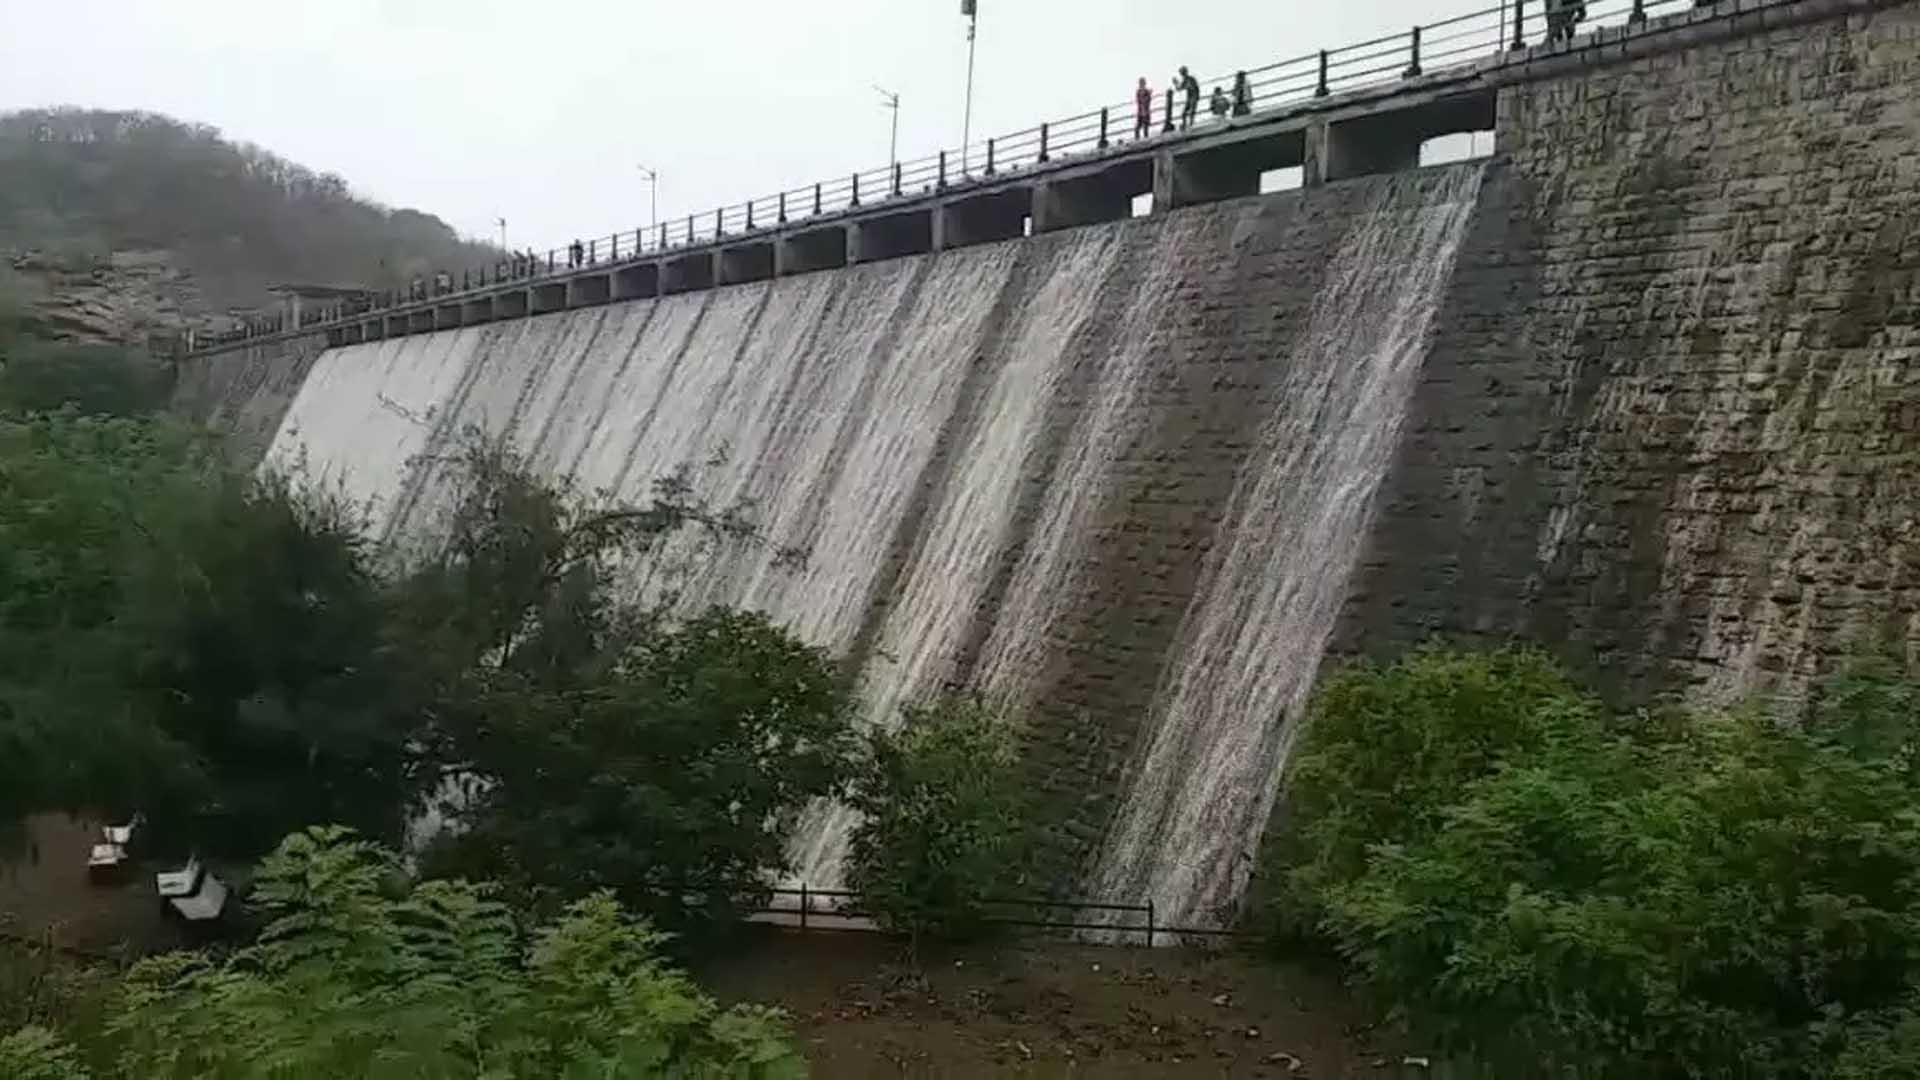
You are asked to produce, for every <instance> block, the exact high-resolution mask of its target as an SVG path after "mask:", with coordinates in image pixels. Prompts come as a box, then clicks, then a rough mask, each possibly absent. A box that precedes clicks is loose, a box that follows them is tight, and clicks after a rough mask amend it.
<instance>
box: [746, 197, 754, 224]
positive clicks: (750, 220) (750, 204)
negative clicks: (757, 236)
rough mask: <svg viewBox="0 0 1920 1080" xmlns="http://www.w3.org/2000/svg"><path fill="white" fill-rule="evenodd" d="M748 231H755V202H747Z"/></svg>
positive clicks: (749, 200)
mask: <svg viewBox="0 0 1920 1080" xmlns="http://www.w3.org/2000/svg"><path fill="white" fill-rule="evenodd" d="M747 231H748V232H752V231H753V200H752V199H748V200H747Z"/></svg>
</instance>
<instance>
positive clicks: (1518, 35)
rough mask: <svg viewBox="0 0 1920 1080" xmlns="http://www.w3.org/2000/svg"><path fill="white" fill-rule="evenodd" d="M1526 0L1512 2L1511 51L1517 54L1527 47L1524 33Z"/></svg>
mask: <svg viewBox="0 0 1920 1080" xmlns="http://www.w3.org/2000/svg"><path fill="white" fill-rule="evenodd" d="M1526 10H1527V0H1513V46H1512V48H1513V51H1514V52H1519V51H1521V50H1522V49H1525V48H1526V47H1527V33H1526V29H1525V27H1526V25H1527V20H1526Z"/></svg>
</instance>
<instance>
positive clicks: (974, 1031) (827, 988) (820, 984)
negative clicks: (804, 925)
mask: <svg viewBox="0 0 1920 1080" xmlns="http://www.w3.org/2000/svg"><path fill="white" fill-rule="evenodd" d="M696 975H697V977H698V978H699V979H700V981H701V982H702V983H703V984H704V985H705V986H707V987H708V988H709V989H711V990H712V991H713V992H714V993H715V994H716V995H718V996H719V997H720V998H721V999H722V1000H724V1001H728V1002H735V1001H752V1002H759V1003H763V1004H770V1005H778V1006H780V1007H782V1008H784V1009H786V1010H787V1011H788V1012H789V1013H790V1014H791V1016H792V1022H793V1027H794V1034H795V1036H796V1038H797V1039H798V1040H799V1041H800V1043H801V1044H802V1045H803V1046H804V1047H805V1048H806V1052H807V1056H808V1058H809V1060H810V1061H811V1062H812V1063H813V1068H814V1075H816V1076H819V1077H823V1078H828V1080H840V1078H863V1077H943V1078H944V1077H995V1076H1006V1077H1118V1078H1123V1080H1124V1078H1132V1077H1320V1078H1326V1077H1372V1078H1390V1077H1398V1076H1403V1075H1404V1076H1417V1075H1421V1074H1422V1073H1423V1072H1424V1070H1422V1069H1420V1068H1419V1067H1418V1062H1417V1061H1415V1062H1412V1063H1409V1062H1408V1061H1407V1058H1408V1054H1407V1052H1406V1050H1405V1048H1404V1047H1403V1046H1401V1045H1400V1044H1399V1040H1397V1039H1396V1038H1395V1037H1394V1036H1393V1034H1392V1033H1390V1032H1387V1031H1383V1030H1378V1029H1375V1028H1373V1027H1371V1026H1370V1023H1369V1014H1368V1013H1367V1011H1366V1010H1365V1009H1364V1008H1363V1007H1361V1006H1360V1005H1359V1004H1358V1003H1357V1002H1355V1001H1354V999H1353V997H1352V995H1351V994H1350V993H1349V992H1348V991H1347V990H1346V989H1345V988H1343V987H1342V986H1341V985H1340V983H1339V981H1338V980H1337V979H1336V978H1334V977H1331V976H1329V975H1323V974H1319V973H1315V972H1311V971H1308V970H1305V969H1302V968H1297V967H1285V966H1276V965H1272V964H1269V963H1266V962H1262V961H1256V960H1254V959H1252V958H1250V957H1245V956H1241V955H1237V954H1235V953H1232V952H1227V951H1217V950H1193V949H1166V948H1162V949H1143V948H1122V947H1101V946H1093V945H1076V944H1069V943H1060V942H1031V941H1030V942H1025V943H1019V944H1013V945H1004V946H1000V947H996V948H978V949H969V950H963V951H953V950H948V951H945V952H941V953H926V954H923V956H922V957H921V963H920V964H919V965H918V967H917V969H916V968H915V967H914V966H912V965H909V964H908V963H906V956H905V954H904V952H903V949H902V946H901V944H900V943H898V942H895V941H892V940H889V939H887V938H883V937H881V936H879V935H875V934H863V933H847V932H840V933H835V932H820V931H815V932H813V933H801V932H797V931H792V930H773V929H768V930H765V931H764V932H761V933H756V934H755V935H753V937H752V939H751V940H750V941H748V942H745V943H743V944H742V945H741V947H740V948H738V949H737V950H734V951H731V952H730V953H729V955H728V956H727V957H726V958H724V959H722V960H718V961H714V962H710V963H708V964H703V965H701V968H700V970H698V971H697V972H696Z"/></svg>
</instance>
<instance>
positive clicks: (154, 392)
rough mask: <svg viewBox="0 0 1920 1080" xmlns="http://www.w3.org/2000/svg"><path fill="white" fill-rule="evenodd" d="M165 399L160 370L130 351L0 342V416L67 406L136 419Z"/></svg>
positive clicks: (164, 378) (164, 375) (25, 341)
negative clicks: (6, 413) (134, 417)
mask: <svg viewBox="0 0 1920 1080" xmlns="http://www.w3.org/2000/svg"><path fill="white" fill-rule="evenodd" d="M0 318H4V314H0ZM166 394H167V372H166V369H165V368H163V367H161V366H160V365H159V364H156V363H154V362H153V361H151V360H149V359H147V358H146V357H144V356H140V355H138V354H136V353H135V352H133V351H132V350H130V349H123V348H118V347H115V346H108V345H61V344H55V343H52V342H44V341H35V340H33V339H30V338H26V337H21V338H17V339H15V340H14V341H12V342H11V343H9V342H7V341H5V340H0V412H9V411H11V412H16V413H30V412H57V411H58V410H60V409H61V408H63V407H66V406H72V407H74V408H76V409H78V410H79V411H80V412H82V413H85V414H88V415H93V416H139V415H143V414H145V413H150V412H153V411H154V410H155V409H158V408H160V407H161V406H162V405H164V404H165V403H166Z"/></svg>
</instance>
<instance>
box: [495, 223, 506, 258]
mask: <svg viewBox="0 0 1920 1080" xmlns="http://www.w3.org/2000/svg"><path fill="white" fill-rule="evenodd" d="M493 223H494V224H495V225H498V226H500V250H501V251H505V250H507V219H506V218H503V217H497V218H494V219H493Z"/></svg>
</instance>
